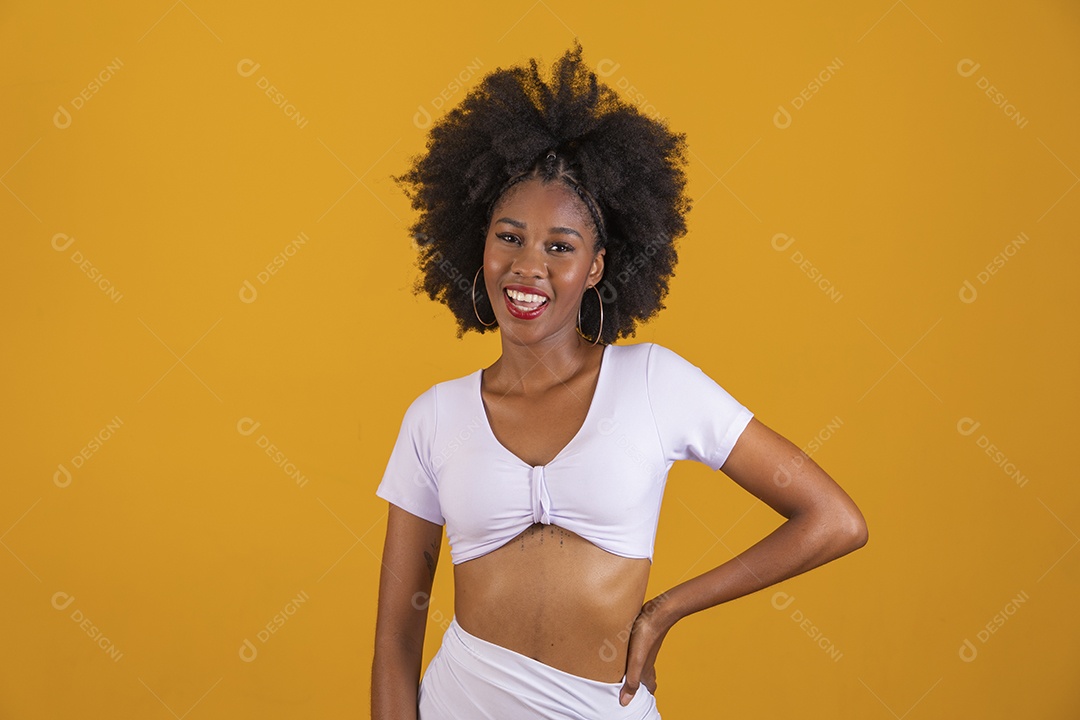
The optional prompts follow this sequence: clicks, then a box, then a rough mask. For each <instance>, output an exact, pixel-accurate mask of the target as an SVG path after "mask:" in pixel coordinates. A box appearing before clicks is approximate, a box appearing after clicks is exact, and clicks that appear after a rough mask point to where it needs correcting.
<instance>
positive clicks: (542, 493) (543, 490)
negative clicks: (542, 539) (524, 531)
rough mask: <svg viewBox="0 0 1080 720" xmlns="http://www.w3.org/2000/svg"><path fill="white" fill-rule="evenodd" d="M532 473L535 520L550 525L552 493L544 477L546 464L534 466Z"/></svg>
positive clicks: (533, 513) (533, 514) (533, 515)
mask: <svg viewBox="0 0 1080 720" xmlns="http://www.w3.org/2000/svg"><path fill="white" fill-rule="evenodd" d="M531 475H532V477H531V485H532V487H531V490H532V493H531V494H532V517H533V522H534V523H543V524H544V525H550V524H551V494H550V493H549V492H548V486H547V479H546V478H545V477H544V466H543V465H539V466H536V467H534V468H532V470H531Z"/></svg>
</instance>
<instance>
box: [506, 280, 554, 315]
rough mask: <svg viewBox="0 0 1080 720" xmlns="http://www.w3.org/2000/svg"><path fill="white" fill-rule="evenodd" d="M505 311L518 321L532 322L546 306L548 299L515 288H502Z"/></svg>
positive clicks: (544, 296)
mask: <svg viewBox="0 0 1080 720" xmlns="http://www.w3.org/2000/svg"><path fill="white" fill-rule="evenodd" d="M503 298H504V299H505V300H506V309H507V310H509V311H510V314H511V315H513V316H514V317H516V318H518V319H519V320H532V319H534V318H537V317H539V316H540V314H541V313H543V312H544V310H545V309H546V308H547V306H548V297H547V296H546V295H541V294H539V293H532V292H526V291H524V290H519V289H517V288H504V289H503Z"/></svg>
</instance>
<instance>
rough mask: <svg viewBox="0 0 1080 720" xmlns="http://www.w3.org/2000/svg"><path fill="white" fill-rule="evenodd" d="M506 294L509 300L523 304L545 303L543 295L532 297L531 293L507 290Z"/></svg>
mask: <svg viewBox="0 0 1080 720" xmlns="http://www.w3.org/2000/svg"><path fill="white" fill-rule="evenodd" d="M506 294H507V295H509V296H510V299H511V300H516V301H518V302H524V303H544V302H547V298H546V297H544V296H543V295H533V294H532V293H523V292H520V291H518V290H510V289H507V291H506Z"/></svg>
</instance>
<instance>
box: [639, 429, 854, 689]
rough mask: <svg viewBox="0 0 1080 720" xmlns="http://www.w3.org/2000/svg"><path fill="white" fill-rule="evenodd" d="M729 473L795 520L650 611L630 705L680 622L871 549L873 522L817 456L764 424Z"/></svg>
mask: <svg viewBox="0 0 1080 720" xmlns="http://www.w3.org/2000/svg"><path fill="white" fill-rule="evenodd" d="M721 469H722V470H723V471H724V472H725V473H726V474H727V475H728V476H729V477H730V478H731V479H732V480H734V481H735V482H736V483H738V484H739V485H740V486H742V487H743V488H744V489H746V490H747V491H748V492H749V493H751V494H752V495H754V496H755V497H757V498H758V499H759V500H761V501H763V502H764V503H766V504H767V505H768V506H769V507H771V508H772V509H773V510H775V511H776V512H778V513H780V514H781V515H782V516H784V517H785V518H787V521H786V522H784V523H783V524H782V525H781V526H780V527H778V528H777V529H776V530H774V531H773V532H772V533H770V534H769V535H767V536H766V537H765V538H763V539H762V540H760V541H759V542H757V543H756V544H754V545H753V546H751V547H750V548H748V549H747V550H745V551H744V552H742V553H740V554H739V555H737V556H736V557H734V558H732V559H731V560H729V561H727V562H725V563H724V564H722V565H719V566H718V567H715V568H713V569H712V570H710V571H708V572H706V573H704V574H702V575H699V576H697V577H695V578H691V579H690V580H687V581H686V582H683V583H680V584H679V585H676V586H675V587H673V588H671V589H670V590H668V591H667V592H664V593H661V594H660V595H659V596H657V597H656V598H653V599H651V600H649V602H647V603H646V604H645V607H644V608H642V612H641V613H640V614H639V615H638V620H637V621H635V627H634V629H633V631H632V633H631V644H632V647H631V648H630V651H629V654H630V655H632V656H633V658H632V659H631V660H629V661H628V663H627V681H626V684H625V686H624V690H623V695H624V697H626V698H627V702H629V700H628V698H629V697H630V696H632V695H633V693H634V692H636V690H637V687H638V683H639V681H640V682H646V683H647V685H648V686H650V687H652V688H655V670H654V668H653V663H654V662H655V660H656V653H657V652H658V651H659V649H660V643H661V642H662V641H663V639H664V636H665V635H666V634H667V632H668V630H670V629H671V627H672V626H673V625H675V623H676V622H678V621H679V620H680V619H682V618H684V617H686V616H687V615H691V614H693V613H696V612H698V611H700V610H704V609H706V608H710V607H713V606H715V605H719V604H721V603H724V602H727V601H728V600H733V599H735V598H737V597H741V596H743V595H748V594H750V593H752V592H756V591H757V590H761V589H762V588H766V587H769V586H770V585H773V584H775V583H778V582H780V581H782V580H787V579H788V578H791V577H794V576H795V575H799V574H800V573H804V572H806V571H807V570H810V569H812V568H815V567H818V566H819V565H824V564H825V563H827V562H829V561H831V560H835V559H836V558H838V557H841V556H843V555H846V554H847V553H850V552H851V551H853V550H857V549H858V548H860V547H862V546H863V545H865V544H866V541H867V537H868V535H867V529H866V521H865V520H864V519H863V516H862V513H861V512H860V511H859V508H858V507H857V506H856V505H855V503H854V501H852V499H851V498H850V497H849V496H848V494H847V493H846V492H844V490H843V489H842V488H841V487H840V486H839V485H837V484H836V482H835V481H833V479H832V478H831V477H829V475H828V474H827V473H826V472H825V471H824V470H822V469H821V467H819V466H818V465H817V463H815V462H814V461H813V460H811V459H810V457H809V456H807V455H806V454H805V453H804V452H802V451H801V450H799V448H797V447H796V446H795V445H794V444H793V443H792V442H790V441H789V440H787V439H785V438H784V437H783V436H781V435H779V434H777V433H776V432H774V431H773V430H772V429H770V428H769V427H768V426H766V425H765V424H763V423H761V422H760V421H758V420H757V418H752V419H751V420H750V423H749V424H748V425H747V426H746V428H745V429H744V430H743V432H742V434H741V435H740V436H739V439H738V441H737V442H736V443H735V446H734V447H733V448H732V450H731V453H730V454H729V455H728V457H727V460H726V461H725V462H724V465H723V466H722V467H721ZM634 646H636V647H634ZM632 673H633V677H631V674H632ZM632 680H633V682H631V681H632Z"/></svg>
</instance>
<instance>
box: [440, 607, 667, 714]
mask: <svg viewBox="0 0 1080 720" xmlns="http://www.w3.org/2000/svg"><path fill="white" fill-rule="evenodd" d="M625 680H626V677H625V676H624V677H623V680H621V681H619V682H613V683H609V682H601V681H599V680H591V679H589V678H584V677H581V676H578V675H572V674H570V673H568V672H564V671H562V670H559V669H557V668H554V667H551V666H550V665H546V664H544V663H542V662H540V661H539V660H533V659H532V658H531V657H528V656H526V655H522V654H520V653H517V652H514V651H513V650H510V649H508V648H504V647H502V646H500V645H496V644H494V643H491V642H488V641H487V640H482V639H481V638H478V637H476V636H475V635H470V634H469V633H467V632H465V631H464V630H463V629H462V628H461V626H460V625H458V622H457V617H456V616H455V617H454V618H453V619H451V621H450V627H448V628H447V629H446V632H445V633H444V634H443V640H442V645H441V646H440V647H439V651H438V652H437V653H436V654H435V657H434V658H432V660H431V662H430V663H429V664H428V667H427V670H426V671H425V672H424V678H423V680H421V682H420V697H419V701H420V720H526V719H527V718H538V719H539V718H543V719H544V720H660V713H659V711H657V709H656V698H654V697H653V695H652V693H650V692H649V689H648V688H646V687H645V685H643V684H642V685H639V686H638V691H637V693H636V694H635V695H634V697H633V699H632V700H631V701H630V703H629V704H628V705H627V706H626V707H623V706H622V705H620V704H619V691H620V690H621V689H622V686H623V682H624V681H625Z"/></svg>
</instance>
